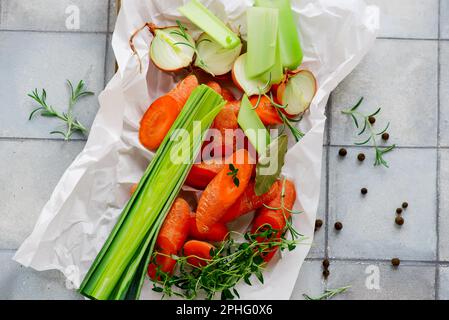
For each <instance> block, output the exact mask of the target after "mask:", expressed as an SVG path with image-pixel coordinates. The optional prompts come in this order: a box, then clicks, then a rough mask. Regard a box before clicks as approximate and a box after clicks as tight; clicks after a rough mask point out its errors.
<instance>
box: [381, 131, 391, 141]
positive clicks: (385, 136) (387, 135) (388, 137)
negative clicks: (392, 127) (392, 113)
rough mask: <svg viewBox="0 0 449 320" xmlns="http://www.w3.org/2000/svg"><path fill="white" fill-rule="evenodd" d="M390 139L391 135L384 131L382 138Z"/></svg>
mask: <svg viewBox="0 0 449 320" xmlns="http://www.w3.org/2000/svg"><path fill="white" fill-rule="evenodd" d="M388 139H390V135H389V134H388V133H387V132H385V133H383V134H382V140H384V141H388Z"/></svg>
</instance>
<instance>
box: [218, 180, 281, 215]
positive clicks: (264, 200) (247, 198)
mask: <svg viewBox="0 0 449 320" xmlns="http://www.w3.org/2000/svg"><path fill="white" fill-rule="evenodd" d="M254 186H255V183H254V182H250V183H249V184H248V187H246V189H245V192H243V194H242V195H241V196H240V198H238V199H237V201H236V202H235V203H234V204H233V205H232V206H231V207H230V208H229V209H228V210H227V211H226V213H225V215H224V216H223V218H221V220H220V221H221V222H223V223H228V222H231V221H233V220H235V219H237V218H239V217H241V216H243V215H245V214H247V213H249V212H251V211H254V210H257V209H259V208H261V207H262V206H263V205H264V204H266V205H268V204H269V203H270V202H271V201H272V200H273V199H274V198H275V197H276V196H277V195H278V193H279V190H280V189H279V181H278V182H276V183H274V184H273V186H272V187H271V188H270V191H268V192H267V193H265V194H263V195H261V196H258V195H256V192H255V191H254Z"/></svg>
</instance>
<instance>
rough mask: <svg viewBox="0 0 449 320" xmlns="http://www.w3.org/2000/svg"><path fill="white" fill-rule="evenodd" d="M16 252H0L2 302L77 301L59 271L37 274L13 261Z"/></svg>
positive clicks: (74, 293)
mask: <svg viewBox="0 0 449 320" xmlns="http://www.w3.org/2000/svg"><path fill="white" fill-rule="evenodd" d="M13 255H14V251H0V265H1V272H0V288H1V290H0V300H13V299H21V300H22V299H23V300H75V299H82V297H81V296H80V295H79V294H78V293H76V292H75V291H73V290H70V289H67V287H66V282H65V278H64V277H63V275H62V274H61V273H60V272H59V271H46V272H37V271H34V270H32V269H28V268H24V267H23V266H21V265H19V264H18V263H16V262H15V261H13V260H12V257H13ZM68 286H69V288H70V283H68Z"/></svg>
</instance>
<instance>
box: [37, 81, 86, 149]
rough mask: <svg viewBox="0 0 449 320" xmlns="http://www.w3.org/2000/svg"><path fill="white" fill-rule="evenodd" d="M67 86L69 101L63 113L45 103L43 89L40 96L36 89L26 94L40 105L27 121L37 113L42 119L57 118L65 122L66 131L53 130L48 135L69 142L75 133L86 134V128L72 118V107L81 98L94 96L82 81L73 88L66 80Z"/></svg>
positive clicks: (45, 97)
mask: <svg viewBox="0 0 449 320" xmlns="http://www.w3.org/2000/svg"><path fill="white" fill-rule="evenodd" d="M67 85H68V87H69V89H70V99H69V106H68V109H67V112H63V113H60V112H58V111H57V110H55V109H54V108H53V107H52V106H51V105H49V104H48V103H47V92H46V91H45V89H42V93H41V94H39V91H38V90H37V89H34V91H32V92H31V93H29V94H28V96H29V97H30V98H32V99H33V100H34V101H36V102H37V103H38V104H39V105H40V106H39V107H38V108H36V109H34V110H33V111H32V112H31V114H30V117H29V120H31V119H32V118H33V116H34V115H35V114H36V113H38V112H40V115H41V116H43V117H53V118H58V119H59V120H61V121H63V122H65V124H66V130H65V131H61V130H54V131H51V132H50V134H60V135H62V136H63V137H64V139H65V140H66V141H67V140H70V139H71V137H72V136H73V134H74V133H75V132H80V133H81V134H83V135H85V134H86V133H87V128H86V127H85V126H84V125H83V124H82V123H81V122H80V121H79V120H77V119H76V118H75V117H74V115H73V107H74V106H75V104H76V103H77V102H78V101H79V100H80V99H81V98H82V97H85V96H90V95H93V94H94V93H93V92H90V91H87V90H86V86H85V83H84V81H83V80H81V81H80V82H79V83H78V85H77V86H76V88H74V87H73V85H72V83H71V82H70V81H69V80H67Z"/></svg>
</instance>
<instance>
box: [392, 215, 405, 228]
mask: <svg viewBox="0 0 449 320" xmlns="http://www.w3.org/2000/svg"><path fill="white" fill-rule="evenodd" d="M394 221H395V222H396V224H397V225H398V226H402V225H403V224H404V222H405V220H404V218H402V217H396V219H395V220H394Z"/></svg>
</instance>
